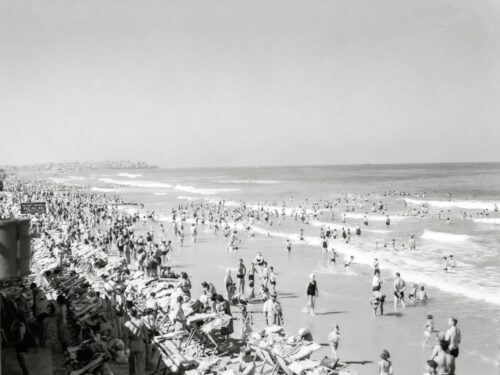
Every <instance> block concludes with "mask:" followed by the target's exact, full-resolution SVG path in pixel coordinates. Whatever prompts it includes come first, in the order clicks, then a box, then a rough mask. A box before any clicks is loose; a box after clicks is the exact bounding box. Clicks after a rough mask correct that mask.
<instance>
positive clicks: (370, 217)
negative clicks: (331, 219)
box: [325, 210, 407, 222]
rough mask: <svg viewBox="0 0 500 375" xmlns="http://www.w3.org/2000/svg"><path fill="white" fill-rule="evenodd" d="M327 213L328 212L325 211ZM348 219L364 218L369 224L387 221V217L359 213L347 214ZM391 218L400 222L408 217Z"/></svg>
mask: <svg viewBox="0 0 500 375" xmlns="http://www.w3.org/2000/svg"><path fill="white" fill-rule="evenodd" d="M325 211H326V210H325ZM340 215H341V216H343V215H344V213H340ZM345 216H346V218H348V219H359V220H363V219H364V217H365V216H366V218H367V219H368V222H370V221H384V222H385V220H386V219H387V216H385V215H381V214H374V213H367V214H362V213H358V212H346V213H345ZM389 218H390V219H391V221H398V220H404V219H406V218H407V217H406V216H391V215H389Z"/></svg>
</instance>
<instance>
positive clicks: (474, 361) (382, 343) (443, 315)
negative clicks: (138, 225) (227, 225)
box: [158, 223, 498, 375]
mask: <svg viewBox="0 0 500 375" xmlns="http://www.w3.org/2000/svg"><path fill="white" fill-rule="evenodd" d="M293 226H294V223H292V225H287V226H283V227H280V228H279V229H280V230H291V229H292V228H291V227H293ZM275 229H277V228H274V229H273V230H275ZM198 232H199V238H198V242H197V243H196V244H193V243H191V241H190V236H189V235H187V236H186V240H185V246H184V247H182V248H178V247H176V248H175V251H174V253H173V254H172V264H173V267H174V269H175V270H176V272H180V271H186V272H187V273H188V274H189V276H190V277H191V280H192V283H193V297H197V296H199V295H200V294H201V285H200V284H201V282H202V281H212V282H213V283H214V285H215V287H216V288H217V291H218V292H219V293H221V292H224V287H223V279H224V276H225V270H226V269H232V270H233V278H234V271H235V267H236V264H237V262H238V259H239V258H243V259H244V261H245V264H247V265H248V264H249V263H250V262H251V261H252V260H253V258H254V257H255V255H256V254H257V252H259V251H261V252H262V254H263V256H264V258H265V259H266V260H267V261H268V263H269V265H272V266H274V268H275V272H276V275H277V291H278V300H279V301H280V302H281V304H282V306H283V310H284V318H285V324H284V327H285V329H286V332H287V333H288V334H294V335H297V331H298V329H299V328H303V327H307V328H309V329H310V330H311V332H312V334H313V337H314V339H315V341H317V342H318V343H321V344H323V345H324V347H323V349H322V350H320V351H318V352H317V353H315V354H314V355H313V358H314V359H320V358H322V357H323V356H325V355H329V354H330V349H329V348H328V346H327V337H328V333H329V331H330V328H331V326H332V324H338V325H339V326H340V331H341V341H340V347H339V350H338V353H339V357H340V359H341V360H342V361H344V362H348V363H350V367H349V368H351V369H353V370H355V371H357V372H358V373H359V374H360V375H363V374H366V375H368V374H376V373H377V362H378V361H379V354H380V351H381V350H382V349H387V350H389V352H390V353H391V356H392V360H393V364H394V369H395V373H396V374H421V373H423V372H424V365H425V361H426V360H427V359H428V357H429V356H430V354H431V350H432V349H431V348H424V347H423V341H424V335H423V331H424V329H423V327H424V325H425V322H426V315H427V314H428V313H431V314H433V315H434V321H435V325H436V328H437V329H440V330H445V329H446V322H447V319H448V317H450V316H458V317H460V320H459V327H460V329H461V330H462V335H463V344H462V346H461V355H460V357H459V358H458V361H457V369H458V372H457V373H458V374H485V375H487V374H493V373H495V371H497V370H495V367H494V366H493V364H492V363H491V361H492V359H493V358H495V356H496V354H497V348H496V347H495V346H494V345H491V343H495V342H496V340H497V331H496V328H497V325H496V322H497V320H495V319H497V318H498V311H497V310H496V309H495V308H494V307H493V306H487V305H485V306H484V314H481V316H478V315H477V314H469V313H468V310H467V306H468V304H470V303H475V302H474V301H468V300H464V299H463V298H457V297H456V296H453V295H449V294H446V293H443V292H440V291H438V290H435V289H433V288H427V292H428V295H429V297H430V300H429V302H428V303H427V304H426V305H423V306H412V305H411V304H409V303H408V301H407V305H408V307H407V308H406V309H403V308H401V307H398V309H397V310H394V308H393V305H392V301H393V300H392V282H393V275H391V274H388V273H387V272H384V270H383V268H382V279H383V281H384V284H383V286H382V290H383V292H384V294H386V295H387V301H386V304H385V315H384V316H378V317H374V316H373V310H372V308H371V305H370V299H371V296H372V291H371V276H372V270H371V269H370V268H369V267H367V266H362V265H356V263H354V264H353V265H352V266H351V267H349V268H345V267H344V266H343V256H340V257H339V258H338V259H337V265H336V266H332V265H331V264H330V263H329V256H328V255H327V254H325V253H324V252H323V251H322V249H321V248H319V247H312V246H309V245H305V244H300V243H299V244H294V245H293V249H292V252H291V253H290V254H288V253H287V251H286V250H285V244H284V240H283V239H282V238H273V237H267V236H265V235H256V237H255V238H253V239H249V238H246V234H245V233H239V237H240V238H241V239H242V240H243V242H242V246H241V247H240V249H239V250H238V251H237V252H234V253H230V254H226V250H225V248H226V240H225V238H224V237H223V236H222V235H219V236H216V235H214V234H213V233H205V231H204V228H203V226H200V227H199V231H198ZM308 232H310V235H313V234H317V233H318V228H308V227H306V231H305V233H306V235H308V234H309V233H308ZM167 234H168V238H172V233H171V230H170V224H169V231H168V233H167ZM158 235H159V234H158ZM382 267H383V265H382ZM311 272H314V273H315V274H316V276H317V280H318V286H319V290H320V297H319V299H318V302H317V307H316V315H315V316H310V315H308V314H306V313H304V307H305V306H306V300H305V288H306V283H307V280H308V276H309V274H310V273H311ZM402 276H403V278H404V275H402ZM247 284H248V283H247ZM408 284H409V283H408ZM259 285H260V283H259V280H258V279H257V282H256V286H257V287H258V286H259ZM408 288H409V285H408ZM257 290H258V288H256V291H257ZM250 306H251V307H250V308H249V311H252V312H253V313H254V322H255V325H254V330H258V329H261V328H263V327H264V326H265V322H264V317H263V314H262V313H261V308H262V305H261V304H257V305H250ZM234 310H237V309H234ZM235 315H236V316H237V317H238V314H235ZM238 323H239V322H237V323H236V325H235V327H236V329H235V332H236V333H235V335H236V334H237V332H239V330H238V327H239V325H238ZM488 325H490V326H491V328H492V329H491V330H490V331H485V332H487V334H485V335H484V337H483V339H482V340H480V341H476V342H471V340H470V338H469V337H468V333H469V332H471V331H473V330H476V329H483V330H484V327H485V326H488ZM479 352H482V353H484V352H486V353H489V355H490V357H488V356H486V357H485V356H484V355H483V356H479V355H478V353H479Z"/></svg>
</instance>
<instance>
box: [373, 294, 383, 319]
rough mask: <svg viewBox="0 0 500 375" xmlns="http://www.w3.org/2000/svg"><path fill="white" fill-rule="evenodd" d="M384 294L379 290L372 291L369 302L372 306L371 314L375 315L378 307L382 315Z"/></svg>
mask: <svg viewBox="0 0 500 375" xmlns="http://www.w3.org/2000/svg"><path fill="white" fill-rule="evenodd" d="M384 302H385V295H384V294H382V292H381V291H380V290H377V291H374V292H373V298H372V300H371V304H372V307H373V316H377V311H378V310H379V309H380V315H384Z"/></svg>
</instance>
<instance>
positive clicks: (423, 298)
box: [417, 286, 427, 303]
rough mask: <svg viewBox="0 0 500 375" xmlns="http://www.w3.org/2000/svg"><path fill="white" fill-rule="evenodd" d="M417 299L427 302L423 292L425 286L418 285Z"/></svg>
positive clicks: (425, 294)
mask: <svg viewBox="0 0 500 375" xmlns="http://www.w3.org/2000/svg"><path fill="white" fill-rule="evenodd" d="M417 300H418V301H419V302H420V303H426V302H427V293H426V292H425V288H424V287H423V286H421V287H420V290H419V291H418V292H417Z"/></svg>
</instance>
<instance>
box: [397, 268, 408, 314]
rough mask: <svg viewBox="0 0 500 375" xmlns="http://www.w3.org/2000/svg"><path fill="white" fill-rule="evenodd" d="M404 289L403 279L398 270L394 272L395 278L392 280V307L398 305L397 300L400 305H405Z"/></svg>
mask: <svg viewBox="0 0 500 375" xmlns="http://www.w3.org/2000/svg"><path fill="white" fill-rule="evenodd" d="M405 289H406V283H405V282H404V280H403V279H401V275H400V273H399V272H396V279H395V280H394V308H395V309H396V308H397V307H398V301H399V302H401V306H403V308H404V307H406V305H405V301H404V298H405Z"/></svg>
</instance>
